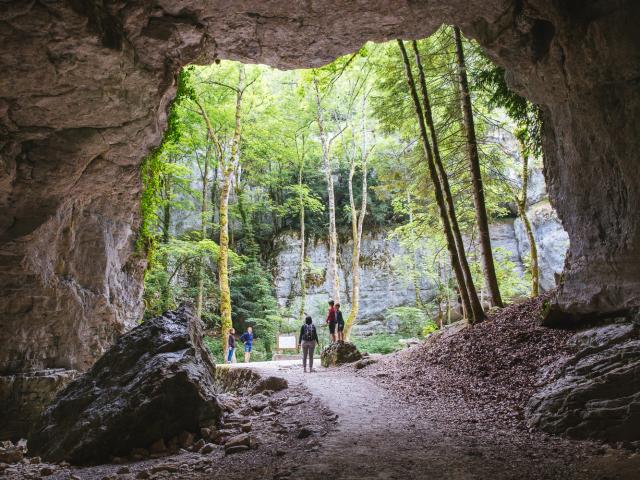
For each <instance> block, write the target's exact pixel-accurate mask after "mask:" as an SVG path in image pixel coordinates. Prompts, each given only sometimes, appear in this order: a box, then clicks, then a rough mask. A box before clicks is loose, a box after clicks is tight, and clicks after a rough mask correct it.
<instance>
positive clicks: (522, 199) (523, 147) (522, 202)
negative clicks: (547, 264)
mask: <svg viewBox="0 0 640 480" xmlns="http://www.w3.org/2000/svg"><path fill="white" fill-rule="evenodd" d="M526 132H527V131H526V130H524V129H523V130H519V131H518V132H516V138H517V139H518V143H519V144H520V152H521V155H522V173H521V182H522V186H521V190H520V196H517V195H516V196H515V201H516V205H517V206H518V216H519V217H520V220H522V225H523V226H524V230H525V232H526V233H527V239H528V240H529V261H530V263H531V265H530V269H531V296H532V297H537V296H538V295H539V294H540V278H539V277H540V274H539V268H538V247H537V245H536V237H535V236H534V235H533V229H532V228H531V222H530V221H529V217H528V216H527V190H528V186H529V151H528V148H527V141H526V135H527V133H526Z"/></svg>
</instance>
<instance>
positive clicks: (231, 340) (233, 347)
mask: <svg viewBox="0 0 640 480" xmlns="http://www.w3.org/2000/svg"><path fill="white" fill-rule="evenodd" d="M235 333H236V331H235V330H234V329H233V328H230V329H229V340H228V343H229V353H227V363H231V361H232V360H233V352H235V350H236V337H235V335H234V334H235Z"/></svg>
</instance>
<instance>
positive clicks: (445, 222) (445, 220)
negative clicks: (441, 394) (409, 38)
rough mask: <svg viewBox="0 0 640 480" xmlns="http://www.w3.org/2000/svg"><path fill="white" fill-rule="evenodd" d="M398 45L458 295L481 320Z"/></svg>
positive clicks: (472, 318)
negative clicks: (476, 309)
mask: <svg viewBox="0 0 640 480" xmlns="http://www.w3.org/2000/svg"><path fill="white" fill-rule="evenodd" d="M398 45H399V47H400V53H401V55H402V60H403V64H404V67H405V76H406V80H407V85H408V87H409V92H410V94H411V98H412V100H413V104H414V107H415V113H416V118H417V120H418V125H419V129H420V139H421V141H422V146H423V149H424V154H425V157H426V159H427V164H428V166H429V174H430V176H431V181H432V183H433V189H434V194H435V197H436V204H437V205H438V210H439V213H440V219H441V222H442V227H443V230H444V234H445V237H446V239H447V248H448V250H449V256H450V257H451V265H452V267H453V270H454V272H455V275H456V280H457V282H458V287H459V289H460V296H461V298H462V301H463V305H464V308H465V312H466V313H467V315H469V321H470V322H471V323H475V322H476V321H481V320H482V317H480V318H476V315H475V311H474V310H473V309H472V306H471V303H470V300H469V296H468V289H467V284H466V280H465V275H464V273H463V271H462V267H461V263H460V257H459V255H458V249H457V248H456V243H455V240H454V236H453V231H452V228H451V221H450V218H449V212H448V211H447V205H446V203H445V200H444V195H443V192H442V190H443V186H442V184H441V179H440V178H439V176H438V171H437V169H436V166H435V163H434V159H433V152H432V150H431V144H430V142H429V137H428V135H427V129H426V126H425V120H424V118H425V117H424V114H423V111H422V106H421V104H420V99H419V98H418V93H417V90H416V84H415V80H414V78H413V72H412V71H411V63H410V62H409V57H408V56H407V51H406V49H405V46H404V43H403V41H402V40H398Z"/></svg>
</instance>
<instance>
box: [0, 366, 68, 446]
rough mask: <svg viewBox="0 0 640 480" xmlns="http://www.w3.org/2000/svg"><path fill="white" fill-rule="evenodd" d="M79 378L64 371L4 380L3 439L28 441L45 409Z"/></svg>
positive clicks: (0, 380) (0, 402)
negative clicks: (69, 384) (34, 425)
mask: <svg viewBox="0 0 640 480" xmlns="http://www.w3.org/2000/svg"><path fill="white" fill-rule="evenodd" d="M77 376H78V372H77V371H76V370H64V369H57V370H54V369H52V370H43V371H39V372H30V373H18V374H15V375H5V376H0V412H2V415H0V438H3V439H7V438H8V439H10V440H14V441H17V440H19V439H21V438H27V436H28V435H29V431H30V429H31V427H32V426H33V424H34V423H35V421H36V420H37V419H38V417H39V416H40V414H41V413H42V412H43V411H44V409H45V407H47V406H48V405H49V404H50V403H51V402H52V401H53V399H54V398H55V396H56V394H57V393H58V392H59V391H60V390H62V389H63V388H64V387H65V385H67V384H68V383H69V382H71V381H72V380H73V379H74V378H76V377H77Z"/></svg>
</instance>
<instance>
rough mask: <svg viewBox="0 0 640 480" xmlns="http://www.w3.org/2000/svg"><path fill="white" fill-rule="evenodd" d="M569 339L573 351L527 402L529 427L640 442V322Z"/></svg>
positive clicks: (574, 434) (597, 437) (623, 323)
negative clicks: (571, 341) (552, 376)
mask: <svg viewBox="0 0 640 480" xmlns="http://www.w3.org/2000/svg"><path fill="white" fill-rule="evenodd" d="M572 340H573V344H574V346H575V350H576V353H575V354H574V355H573V356H571V357H570V358H569V359H568V360H566V361H565V362H564V364H563V365H562V366H561V367H560V368H559V370H558V371H557V373H556V375H555V376H554V378H552V381H551V382H550V383H548V384H547V385H546V386H545V387H544V388H542V390H540V391H539V392H538V393H536V394H535V395H534V396H533V397H532V398H531V399H530V401H529V403H528V405H527V409H526V415H527V423H528V425H529V426H531V427H538V428H540V429H542V430H545V431H547V432H549V433H553V434H563V435H567V436H569V437H574V438H589V439H597V440H603V441H606V442H618V441H622V442H635V441H638V440H640V324H638V322H637V320H636V321H635V322H628V321H626V322H621V323H613V324H609V325H604V326H599V327H596V328H591V329H588V330H585V331H583V332H580V333H578V334H576V335H575V336H574V338H573V339H572Z"/></svg>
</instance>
